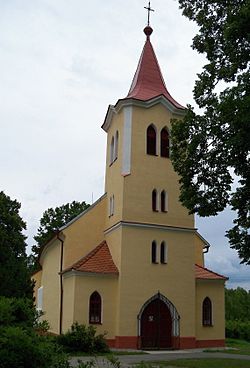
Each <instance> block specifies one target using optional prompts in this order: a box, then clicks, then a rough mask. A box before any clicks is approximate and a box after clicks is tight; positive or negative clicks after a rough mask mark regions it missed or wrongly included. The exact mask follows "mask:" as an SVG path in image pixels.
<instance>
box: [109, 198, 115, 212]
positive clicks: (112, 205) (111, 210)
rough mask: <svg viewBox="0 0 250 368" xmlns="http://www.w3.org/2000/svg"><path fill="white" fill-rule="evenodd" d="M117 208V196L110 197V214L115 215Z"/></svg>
mask: <svg viewBox="0 0 250 368" xmlns="http://www.w3.org/2000/svg"><path fill="white" fill-rule="evenodd" d="M114 210H115V196H114V195H112V196H111V197H110V198H109V216H113V214H114Z"/></svg>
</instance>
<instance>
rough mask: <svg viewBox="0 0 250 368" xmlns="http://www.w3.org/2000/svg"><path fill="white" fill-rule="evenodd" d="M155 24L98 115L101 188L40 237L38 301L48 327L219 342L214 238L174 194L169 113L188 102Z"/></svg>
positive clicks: (136, 342)
mask: <svg viewBox="0 0 250 368" xmlns="http://www.w3.org/2000/svg"><path fill="white" fill-rule="evenodd" d="M152 32H153V29H152V28H151V27H150V25H149V22H148V25H147V26H146V27H145V29H144V33H145V36H146V41H145V45H144V47H143V50H142V54H141V57H140V59H139V63H138V66H137V70H136V72H135V75H134V78H133V80H132V84H131V87H130V89H129V92H128V95H127V96H126V97H125V98H121V99H118V101H117V102H116V104H115V105H110V106H109V108H108V111H107V114H106V117H105V119H104V123H103V125H102V129H103V130H104V131H105V132H106V133H107V150H106V173H105V191H104V194H103V195H102V197H100V198H99V199H98V200H97V201H96V202H95V203H94V204H92V206H90V207H89V208H88V209H87V210H86V211H84V212H83V213H81V214H80V215H79V216H78V217H76V218H75V219H73V220H72V221H71V222H69V223H68V224H66V225H65V226H63V227H62V228H60V229H59V230H57V231H55V233H54V236H53V237H52V238H51V239H50V241H49V242H48V243H47V244H45V245H44V247H43V249H42V251H41V254H40V259H39V261H40V264H41V270H40V271H38V272H37V273H35V274H34V275H33V279H34V280H35V281H36V286H35V299H36V306H37V308H38V309H40V310H42V311H43V312H44V317H43V318H44V319H46V320H48V322H49V324H50V331H51V332H52V333H55V334H60V333H63V332H66V331H67V330H68V329H69V328H70V327H71V325H72V324H73V322H75V321H77V322H78V323H80V324H85V325H89V324H91V325H93V326H95V327H96V329H97V333H103V332H107V335H106V338H107V342H108V344H109V346H110V347H114V348H124V349H126V348H133V349H189V348H200V347H221V346H224V344H225V323H224V320H225V319H224V285H225V281H226V280H227V278H226V277H224V276H222V275H219V274H217V273H215V272H213V271H211V270H208V269H207V268H205V265H204V257H205V255H206V253H207V252H208V251H209V247H210V245H209V243H208V242H207V241H206V240H205V239H204V238H203V237H202V236H201V235H200V234H199V232H198V231H197V229H196V228H195V223H194V216H193V215H190V214H188V211H187V209H186V208H184V207H183V206H182V204H181V203H180V201H179V178H178V175H177V173H176V172H175V171H174V170H173V167H172V164H171V119H172V118H175V119H182V118H183V116H184V115H185V108H184V107H183V106H182V105H180V104H179V103H178V102H177V101H176V100H175V99H174V98H173V97H172V96H171V95H170V93H169V91H168V89H167V87H166V85H165V82H164V79H163V76H162V73H161V70H160V67H159V64H158V60H157V57H156V54H155V52H154V49H153V46H152V43H151V40H150V37H151V34H152Z"/></svg>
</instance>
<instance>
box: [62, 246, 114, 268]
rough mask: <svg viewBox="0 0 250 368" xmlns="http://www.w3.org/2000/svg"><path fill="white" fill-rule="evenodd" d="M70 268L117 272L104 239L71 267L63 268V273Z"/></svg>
mask: <svg viewBox="0 0 250 368" xmlns="http://www.w3.org/2000/svg"><path fill="white" fill-rule="evenodd" d="M71 270H75V271H80V272H91V273H101V274H116V275H118V274H119V271H118V269H117V267H116V265H115V263H114V261H113V259H112V256H111V253H110V250H109V247H108V245H107V243H106V241H103V242H102V243H101V244H99V245H98V246H97V247H96V248H94V249H93V250H92V251H91V252H90V253H88V254H87V255H86V256H84V257H83V258H81V259H79V261H77V262H75V263H74V264H73V265H72V266H71V267H68V268H67V269H65V270H64V271H63V273H64V272H67V271H71Z"/></svg>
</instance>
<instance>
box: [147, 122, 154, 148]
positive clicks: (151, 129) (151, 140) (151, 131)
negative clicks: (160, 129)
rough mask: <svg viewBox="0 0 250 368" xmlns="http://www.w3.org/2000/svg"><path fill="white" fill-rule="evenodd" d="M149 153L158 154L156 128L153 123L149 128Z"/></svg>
mask: <svg viewBox="0 0 250 368" xmlns="http://www.w3.org/2000/svg"><path fill="white" fill-rule="evenodd" d="M147 154H148V155H156V130H155V128H154V127H153V125H149V127H148V129H147Z"/></svg>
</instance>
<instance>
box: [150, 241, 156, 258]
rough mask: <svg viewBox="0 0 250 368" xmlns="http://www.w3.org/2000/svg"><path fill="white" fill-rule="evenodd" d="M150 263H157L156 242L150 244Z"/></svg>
mask: <svg viewBox="0 0 250 368" xmlns="http://www.w3.org/2000/svg"><path fill="white" fill-rule="evenodd" d="M151 262H152V263H157V244H156V241H153V242H152V245H151Z"/></svg>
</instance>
